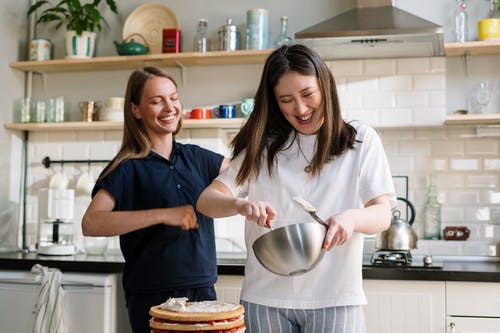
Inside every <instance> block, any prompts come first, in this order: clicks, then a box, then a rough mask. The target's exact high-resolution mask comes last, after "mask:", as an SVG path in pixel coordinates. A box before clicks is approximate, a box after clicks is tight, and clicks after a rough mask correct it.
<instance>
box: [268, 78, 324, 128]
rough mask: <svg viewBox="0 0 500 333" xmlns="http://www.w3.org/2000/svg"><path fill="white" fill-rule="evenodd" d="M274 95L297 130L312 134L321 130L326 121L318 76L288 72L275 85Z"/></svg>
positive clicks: (282, 110)
mask: <svg viewBox="0 0 500 333" xmlns="http://www.w3.org/2000/svg"><path fill="white" fill-rule="evenodd" d="M274 96H275V97H276V101H277V102H278V106H279V108H280V110H281V112H282V113H283V115H284V116H285V118H286V119H287V120H288V121H289V122H290V124H291V125H292V126H293V127H294V128H295V130H296V131H297V132H299V133H301V134H306V135H310V134H315V133H317V132H318V131H319V129H320V128H321V125H323V121H324V117H323V108H322V100H323V98H322V95H321V90H320V88H319V83H318V78H317V77H316V76H312V75H302V74H299V73H297V72H293V71H290V72H287V73H285V74H283V76H282V77H281V78H280V79H279V81H278V84H277V85H276V87H274Z"/></svg>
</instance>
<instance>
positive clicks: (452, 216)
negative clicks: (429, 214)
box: [441, 206, 464, 224]
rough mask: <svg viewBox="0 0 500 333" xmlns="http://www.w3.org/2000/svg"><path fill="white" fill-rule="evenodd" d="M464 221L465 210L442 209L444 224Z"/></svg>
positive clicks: (456, 208)
mask: <svg viewBox="0 0 500 333" xmlns="http://www.w3.org/2000/svg"><path fill="white" fill-rule="evenodd" d="M463 220H464V209H463V207H459V206H442V207H441V221H442V222H443V223H446V222H451V223H453V224H454V223H456V222H459V223H460V222H462V221H463Z"/></svg>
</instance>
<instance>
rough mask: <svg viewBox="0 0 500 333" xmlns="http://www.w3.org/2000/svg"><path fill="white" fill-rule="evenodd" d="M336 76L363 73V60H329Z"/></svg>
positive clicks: (329, 65)
mask: <svg viewBox="0 0 500 333" xmlns="http://www.w3.org/2000/svg"><path fill="white" fill-rule="evenodd" d="M327 66H328V67H329V68H330V70H331V71H332V73H333V76H334V77H338V76H353V75H361V74H363V61H362V60H337V61H329V62H327Z"/></svg>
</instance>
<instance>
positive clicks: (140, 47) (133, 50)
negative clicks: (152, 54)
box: [113, 34, 149, 55]
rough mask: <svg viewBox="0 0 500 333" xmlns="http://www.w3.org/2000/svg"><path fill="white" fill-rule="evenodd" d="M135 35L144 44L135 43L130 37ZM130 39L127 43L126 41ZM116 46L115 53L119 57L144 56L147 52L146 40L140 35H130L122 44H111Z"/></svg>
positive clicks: (115, 42)
mask: <svg viewBox="0 0 500 333" xmlns="http://www.w3.org/2000/svg"><path fill="white" fill-rule="evenodd" d="M134 35H137V36H139V37H141V38H142V39H143V40H144V43H145V44H146V45H144V44H141V43H138V42H136V41H135V40H134V39H133V38H131V37H132V36H134ZM129 38H130V40H129V41H127V40H128V39H129ZM113 43H114V44H115V46H116V52H118V54H119V55H138V54H146V53H148V52H149V47H148V45H147V42H146V40H145V39H144V37H142V36H141V35H140V34H132V35H130V36H128V37H127V38H125V39H124V41H123V43H119V42H118V41H116V40H115V41H114V42H113Z"/></svg>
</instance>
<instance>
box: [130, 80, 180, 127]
mask: <svg viewBox="0 0 500 333" xmlns="http://www.w3.org/2000/svg"><path fill="white" fill-rule="evenodd" d="M132 112H133V114H134V116H135V118H137V119H141V120H142V121H143V123H144V128H145V129H146V131H147V132H148V133H149V135H150V136H151V135H152V134H158V135H164V134H170V133H173V132H175V130H176V129H177V124H178V123H179V119H180V117H181V116H182V107H181V103H180V100H179V95H178V93H177V88H176V86H175V84H174V83H173V82H172V81H170V80H169V79H167V78H164V77H158V76H155V77H152V78H151V79H150V80H148V82H146V84H145V85H144V90H143V92H142V97H141V102H140V104H139V105H134V104H132Z"/></svg>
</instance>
